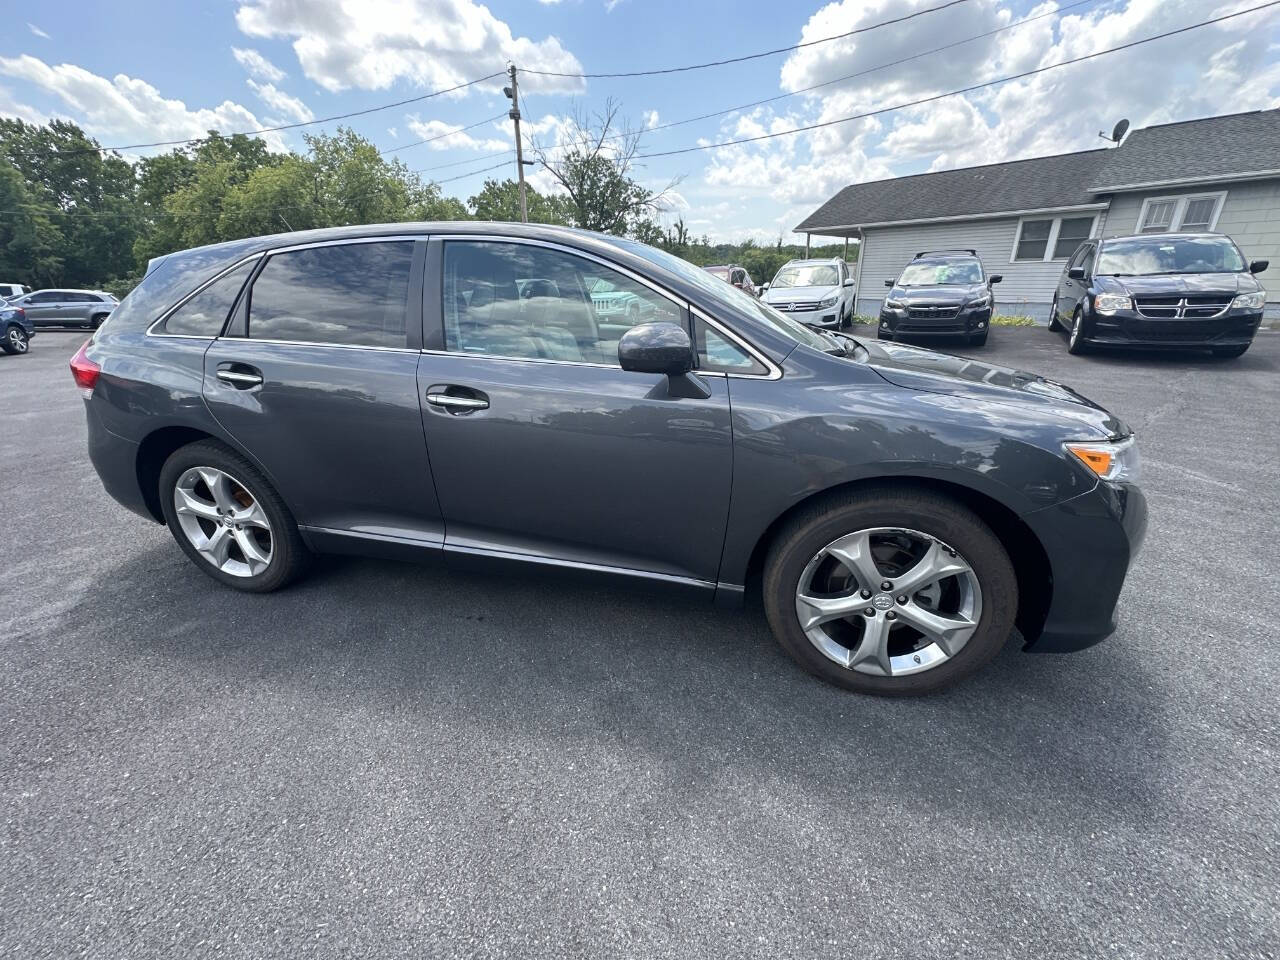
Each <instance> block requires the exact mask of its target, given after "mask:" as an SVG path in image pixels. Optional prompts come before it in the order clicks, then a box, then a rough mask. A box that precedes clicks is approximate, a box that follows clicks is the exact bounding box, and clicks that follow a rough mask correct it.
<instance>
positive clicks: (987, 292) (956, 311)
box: [879, 250, 1002, 347]
mask: <svg viewBox="0 0 1280 960" xmlns="http://www.w3.org/2000/svg"><path fill="white" fill-rule="evenodd" d="M1001 279H1002V277H1001V276H1000V274H998V273H997V274H993V275H991V276H988V275H987V272H986V270H984V269H983V266H982V260H981V259H980V258H979V257H978V255H977V253H976V252H974V251H973V250H935V251H932V252H930V251H921V252H920V253H917V254H916V255H915V258H914V259H913V260H912V261H911V262H910V263H909V264H907V266H906V268H905V269H904V270H903V271H902V275H901V276H899V277H898V278H897V279H896V280H886V281H885V282H884V285H885V286H886V287H888V288H889V293H888V295H887V296H886V297H885V298H884V303H883V304H881V307H880V327H879V336H880V339H881V340H904V339H908V338H910V337H913V336H922V335H923V336H931V337H939V336H942V337H964V338H965V340H966V342H968V343H969V344H970V345H971V346H975V347H980V346H982V345H983V344H984V343H986V342H987V335H988V333H990V331H991V317H992V315H993V314H994V313H995V294H994V292H993V291H992V286H993V285H994V284H997V283H999V282H1000V281H1001Z"/></svg>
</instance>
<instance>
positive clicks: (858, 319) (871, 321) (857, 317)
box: [853, 313, 880, 327]
mask: <svg viewBox="0 0 1280 960" xmlns="http://www.w3.org/2000/svg"><path fill="white" fill-rule="evenodd" d="M853 322H854V323H860V324H863V325H864V326H871V327H874V326H875V325H876V324H877V323H879V322H880V321H879V320H877V319H876V318H875V317H872V316H869V315H867V314H865V313H855V314H854V315H853Z"/></svg>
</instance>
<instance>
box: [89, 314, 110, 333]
mask: <svg viewBox="0 0 1280 960" xmlns="http://www.w3.org/2000/svg"><path fill="white" fill-rule="evenodd" d="M106 319H107V315H106V314H105V313H95V314H94V315H93V316H92V317H91V318H90V319H89V329H90V330H97V329H98V328H99V327H100V326H102V321H104V320H106Z"/></svg>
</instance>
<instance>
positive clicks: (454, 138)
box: [408, 116, 515, 153]
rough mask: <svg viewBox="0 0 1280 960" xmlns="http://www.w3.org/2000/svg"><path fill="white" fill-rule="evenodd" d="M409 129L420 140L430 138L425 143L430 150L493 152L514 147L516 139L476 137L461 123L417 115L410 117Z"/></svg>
mask: <svg viewBox="0 0 1280 960" xmlns="http://www.w3.org/2000/svg"><path fill="white" fill-rule="evenodd" d="M408 124H409V130H410V132H412V133H413V135H414V137H415V138H416V139H418V140H430V141H431V142H430V143H427V144H424V146H425V147H427V148H428V149H429V150H476V151H481V150H483V151H488V152H490V153H492V152H493V151H495V150H502V149H505V148H506V147H512V148H513V149H514V145H515V141H514V140H513V139H511V138H509V137H508V138H507V139H501V138H499V137H487V138H486V137H474V136H472V135H471V134H470V133H468V132H457V133H454V132H453V131H462V127H463V124H461V123H445V122H444V121H443V120H419V119H418V118H417V117H414V116H411V117H409V118H408Z"/></svg>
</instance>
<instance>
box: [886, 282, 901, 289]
mask: <svg viewBox="0 0 1280 960" xmlns="http://www.w3.org/2000/svg"><path fill="white" fill-rule="evenodd" d="M897 282H898V281H897V280H886V281H885V282H884V285H885V286H886V287H888V288H889V289H890V290H892V289H893V285H894V284H895V283H897Z"/></svg>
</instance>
